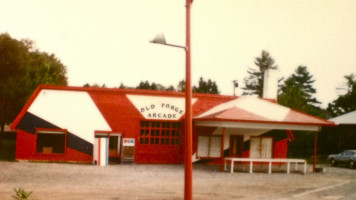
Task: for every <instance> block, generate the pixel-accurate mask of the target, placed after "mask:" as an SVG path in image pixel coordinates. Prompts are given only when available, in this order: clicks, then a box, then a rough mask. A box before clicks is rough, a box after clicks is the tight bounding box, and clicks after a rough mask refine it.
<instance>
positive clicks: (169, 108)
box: [140, 103, 184, 119]
mask: <svg viewBox="0 0 356 200" xmlns="http://www.w3.org/2000/svg"><path fill="white" fill-rule="evenodd" d="M140 111H141V113H147V115H146V117H148V118H157V119H162V118H164V119H176V118H178V117H180V116H181V115H183V113H184V111H183V109H181V108H179V107H178V106H176V105H173V104H168V103H161V104H158V105H157V104H151V105H148V106H145V107H142V108H141V109H140Z"/></svg>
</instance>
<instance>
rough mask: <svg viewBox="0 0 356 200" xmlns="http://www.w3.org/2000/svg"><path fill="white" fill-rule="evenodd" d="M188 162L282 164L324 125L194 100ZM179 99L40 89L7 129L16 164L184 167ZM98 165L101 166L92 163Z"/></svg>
mask: <svg viewBox="0 0 356 200" xmlns="http://www.w3.org/2000/svg"><path fill="white" fill-rule="evenodd" d="M192 107H193V152H194V154H193V155H192V156H193V160H194V161H198V160H205V159H209V160H214V159H215V160H220V159H222V158H223V157H225V156H235V157H259V158H285V157H287V150H288V140H291V139H293V137H294V135H293V133H292V131H293V130H308V131H318V130H319V129H320V127H322V126H333V125H334V123H333V122H329V121H326V120H323V119H320V118H317V117H313V116H310V115H307V114H304V113H301V112H298V111H295V110H292V109H289V108H287V107H284V106H281V105H278V104H277V103H276V102H275V100H271V99H260V98H257V97H251V96H244V97H235V96H223V95H212V94H193V99H192ZM184 113H185V100H184V93H178V92H170V91H150V90H135V89H107V88H85V87H84V88H83V87H67V86H50V85H40V86H39V87H38V88H37V89H36V90H35V92H34V93H33V95H32V96H31V98H30V99H29V100H28V102H27V104H26V105H25V106H24V108H23V109H22V111H21V112H20V113H19V115H18V116H17V117H16V119H15V120H14V122H13V123H12V126H11V128H12V129H16V130H17V144H16V159H17V160H36V161H56V162H84V163H97V164H99V165H102V164H103V163H104V164H106V163H107V162H120V161H133V162H134V163H183V160H184V158H183V157H182V156H183V155H184V153H183V151H184ZM98 162H101V163H98Z"/></svg>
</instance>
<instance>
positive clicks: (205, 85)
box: [193, 77, 220, 94]
mask: <svg viewBox="0 0 356 200" xmlns="http://www.w3.org/2000/svg"><path fill="white" fill-rule="evenodd" d="M193 92H194V93H208V94H219V93H220V92H219V90H218V86H217V85H216V83H215V81H212V80H210V79H208V81H205V80H204V79H203V77H200V79H199V84H198V87H197V86H194V87H193Z"/></svg>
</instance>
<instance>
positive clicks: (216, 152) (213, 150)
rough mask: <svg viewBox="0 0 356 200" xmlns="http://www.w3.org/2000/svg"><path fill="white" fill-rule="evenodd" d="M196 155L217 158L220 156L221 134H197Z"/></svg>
mask: <svg viewBox="0 0 356 200" xmlns="http://www.w3.org/2000/svg"><path fill="white" fill-rule="evenodd" d="M197 156H198V157H203V158H218V157H220V156H221V136H215V135H211V136H207V135H200V136H198V150H197Z"/></svg>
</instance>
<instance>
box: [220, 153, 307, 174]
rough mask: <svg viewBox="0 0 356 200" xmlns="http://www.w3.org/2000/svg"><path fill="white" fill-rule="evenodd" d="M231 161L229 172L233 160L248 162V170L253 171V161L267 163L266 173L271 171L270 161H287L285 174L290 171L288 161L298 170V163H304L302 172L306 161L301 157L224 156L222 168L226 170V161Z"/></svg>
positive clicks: (232, 170) (304, 172)
mask: <svg viewBox="0 0 356 200" xmlns="http://www.w3.org/2000/svg"><path fill="white" fill-rule="evenodd" d="M228 161H230V162H231V166H230V172H231V173H233V172H234V162H249V163H250V170H249V172H250V173H251V174H252V173H253V163H254V162H259V163H268V173H269V174H271V173H272V163H287V174H289V172H290V163H294V164H295V170H298V164H299V163H301V164H304V168H303V174H306V173H307V161H306V160H303V159H294V158H234V157H226V158H225V161H224V169H225V171H227V162H228Z"/></svg>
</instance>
